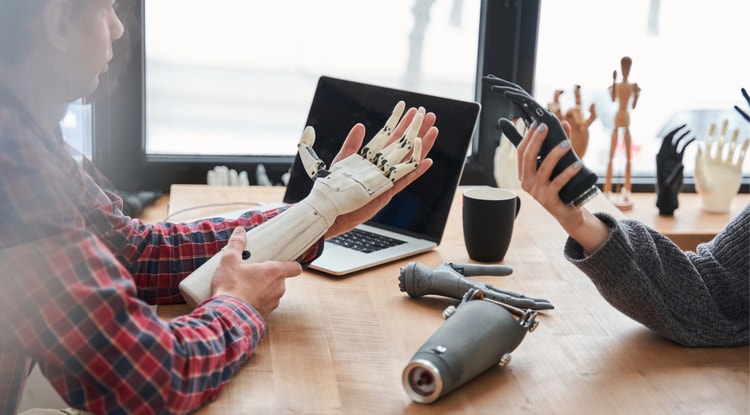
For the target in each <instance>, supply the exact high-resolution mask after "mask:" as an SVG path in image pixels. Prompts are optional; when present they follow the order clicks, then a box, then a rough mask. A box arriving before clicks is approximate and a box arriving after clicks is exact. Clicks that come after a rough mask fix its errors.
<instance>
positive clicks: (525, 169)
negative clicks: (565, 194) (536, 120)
mask: <svg viewBox="0 0 750 415" xmlns="http://www.w3.org/2000/svg"><path fill="white" fill-rule="evenodd" d="M565 124H567V123H565ZM565 124H564V125H563V129H565V130H566V133H567V132H568V130H569V129H570V125H567V127H566V126H565ZM547 132H548V129H547V126H546V125H544V124H542V125H540V126H539V127H534V128H532V129H531V130H529V133H528V134H527V135H526V137H525V138H524V142H523V143H522V147H523V152H521V149H520V147H519V154H520V155H521V160H522V163H521V164H522V166H519V173H520V178H521V186H522V188H523V189H524V190H526V191H527V192H529V193H530V194H531V195H532V196H534V198H536V199H537V200H540V201H543V200H548V199H549V198H554V197H558V196H557V194H558V193H559V192H560V189H562V187H563V186H564V185H565V184H566V183H568V182H569V181H570V179H571V178H572V177H573V176H575V174H576V173H577V172H578V170H579V169H580V167H581V166H582V164H581V162H580V161H578V162H576V163H574V164H573V165H571V166H568V168H566V169H565V170H563V171H562V172H561V173H560V174H558V175H557V177H555V178H554V179H552V180H550V178H551V176H552V171H553V170H554V168H555V166H556V165H557V163H558V162H559V161H560V159H561V158H562V157H563V156H564V155H565V154H567V153H568V152H569V151H571V150H572V148H571V142H570V140H565V141H563V142H562V143H560V144H559V145H558V146H556V147H555V148H553V149H552V150H551V151H550V152H549V153H548V154H547V156H546V157H545V158H544V160H541V162H540V161H539V159H538V156H539V150H540V149H541V147H542V143H543V142H544V140H545V139H546V138H547Z"/></svg>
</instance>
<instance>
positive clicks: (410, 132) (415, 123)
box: [375, 111, 424, 171]
mask: <svg viewBox="0 0 750 415" xmlns="http://www.w3.org/2000/svg"><path fill="white" fill-rule="evenodd" d="M423 120H424V112H419V111H417V113H416V114H415V115H414V119H412V121H411V124H409V127H408V128H407V130H406V133H405V134H404V136H402V137H401V138H399V139H398V140H396V141H394V142H393V143H391V144H390V145H389V146H388V147H386V148H384V149H383V151H382V155H381V156H380V160H376V161H375V163H376V164H377V165H378V167H380V168H381V169H382V170H383V171H388V169H390V167H391V166H393V165H395V164H398V163H401V161H403V159H404V157H405V156H406V155H407V154H408V153H409V151H410V150H411V149H412V147H413V146H414V139H415V138H417V135H418V134H419V130H420V128H422V121H423Z"/></svg>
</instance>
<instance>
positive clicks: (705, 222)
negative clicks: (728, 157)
mask: <svg viewBox="0 0 750 415" xmlns="http://www.w3.org/2000/svg"><path fill="white" fill-rule="evenodd" d="M678 198H679V199H678V200H679V203H680V205H679V207H678V208H677V210H675V212H674V215H672V216H663V215H660V214H659V209H658V208H657V207H656V194H654V193H633V194H632V199H633V209H631V210H628V211H625V212H624V213H625V216H627V217H628V218H631V219H637V220H639V221H641V222H643V223H645V224H646V225H648V226H650V227H652V228H654V229H656V230H658V231H659V232H661V233H663V234H664V235H666V236H668V237H669V238H670V239H671V240H672V242H674V243H675V244H677V245H678V246H679V247H680V248H682V249H683V250H689V251H695V249H696V247H697V246H698V244H701V243H704V242H708V241H710V240H711V239H713V238H714V236H716V234H717V233H719V232H720V231H721V230H722V229H724V227H725V226H726V224H727V223H728V222H729V221H730V220H731V219H732V218H733V217H735V216H737V214H738V213H740V211H741V210H742V209H743V208H744V207H745V206H746V205H747V204H748V203H750V194H747V193H740V194H737V195H736V196H735V197H734V199H732V204H731V205H730V207H729V212H726V213H712V212H706V211H704V210H702V209H701V196H700V195H698V194H696V193H680V194H679V196H678Z"/></svg>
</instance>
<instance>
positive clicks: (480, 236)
mask: <svg viewBox="0 0 750 415" xmlns="http://www.w3.org/2000/svg"><path fill="white" fill-rule="evenodd" d="M520 209H521V199H520V198H519V197H518V195H516V194H515V193H513V192H511V191H510V190H507V189H500V188H497V187H489V186H485V187H473V188H469V189H466V190H464V192H463V226H464V243H465V244H466V251H467V252H468V253H469V258H471V259H473V260H475V261H479V262H498V261H502V260H503V258H505V253H506V252H508V246H510V239H511V236H513V222H514V221H515V219H516V216H518V212H519V210H520Z"/></svg>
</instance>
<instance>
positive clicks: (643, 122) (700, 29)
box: [534, 0, 750, 191]
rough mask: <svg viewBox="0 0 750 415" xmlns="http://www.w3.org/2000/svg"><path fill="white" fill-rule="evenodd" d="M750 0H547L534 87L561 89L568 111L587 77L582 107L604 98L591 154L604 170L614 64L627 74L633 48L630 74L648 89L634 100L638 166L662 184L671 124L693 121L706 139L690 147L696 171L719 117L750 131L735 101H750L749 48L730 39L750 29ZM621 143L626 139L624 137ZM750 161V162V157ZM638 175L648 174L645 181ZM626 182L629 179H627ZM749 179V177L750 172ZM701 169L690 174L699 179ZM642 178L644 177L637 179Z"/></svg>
mask: <svg viewBox="0 0 750 415" xmlns="http://www.w3.org/2000/svg"><path fill="white" fill-rule="evenodd" d="M749 15H750V2H747V1H745V0H717V1H712V2H683V1H678V0H616V1H608V2H601V1H596V0H569V1H565V2H555V1H547V2H544V3H543V4H542V7H541V13H540V24H539V42H538V48H537V65H536V77H535V80H534V86H535V89H534V96H535V98H536V99H537V100H538V101H539V102H542V103H547V102H551V101H552V99H553V95H554V91H555V90H556V89H560V90H564V91H565V92H564V93H563V95H562V96H561V97H560V98H561V106H562V109H563V111H565V110H566V109H567V108H570V107H571V106H573V104H574V101H573V86H574V85H575V84H579V85H581V96H582V107H583V109H584V111H586V112H588V108H589V105H590V104H595V105H596V113H597V119H596V121H595V122H594V123H593V124H592V125H591V127H590V128H589V132H590V141H589V147H588V150H587V151H586V154H585V155H584V159H583V161H584V162H585V163H586V165H587V166H589V167H590V168H591V169H592V170H594V171H596V172H597V173H598V174H599V175H600V176H603V175H604V174H605V172H606V167H607V162H608V160H609V151H610V137H611V135H612V129H613V119H614V112H615V111H616V104H615V103H613V102H612V100H611V97H610V96H609V94H608V91H607V88H608V87H609V86H611V85H612V80H613V78H612V75H613V71H615V70H616V71H617V73H618V79H617V81H618V82H620V81H621V80H622V70H621V68H620V59H621V58H622V57H623V56H630V57H631V58H632V62H633V63H632V69H631V71H630V77H629V81H630V82H636V83H638V86H639V87H640V88H641V93H640V97H639V99H638V102H637V106H636V108H635V109H631V110H630V118H631V121H630V131H631V136H632V152H631V154H632V172H633V173H632V175H633V177H634V183H636V182H637V181H639V182H640V183H642V184H643V185H644V186H645V190H648V191H653V189H654V187H653V185H654V179H653V177H654V176H655V172H656V160H655V156H656V153H657V152H658V151H659V147H660V145H661V138H662V137H664V135H666V133H667V132H669V131H670V130H672V129H673V128H674V127H677V126H679V125H681V124H683V123H687V127H688V128H690V130H691V131H692V133H693V134H694V135H695V137H696V139H697V140H696V142H694V143H693V144H691V145H690V146H689V147H688V148H687V150H686V151H685V155H684V158H683V163H684V164H685V175H686V176H692V175H693V172H694V168H695V155H696V150H697V148H698V144H699V143H701V145H702V143H703V140H704V139H705V137H706V135H707V134H708V129H709V125H710V124H711V123H716V124H718V125H719V126H720V125H721V124H722V123H723V121H724V120H727V121H728V130H729V132H728V133H727V134H728V135H731V132H732V131H734V130H735V129H738V130H740V132H741V134H740V139H742V138H745V137H746V138H748V139H750V124H749V123H747V122H746V121H745V120H744V119H742V118H741V117H740V115H739V114H738V113H737V112H736V111H735V110H734V108H733V107H734V105H738V106H740V107H741V108H745V109H746V103H745V101H744V99H743V97H742V95H741V93H740V89H741V88H742V87H746V88H748V87H750V78H749V77H748V73H747V53H746V52H745V51H744V50H743V49H742V48H738V49H735V48H733V47H729V46H728V45H729V44H732V42H734V41H733V40H732V39H748V38H750V29H748V26H747V21H746V17H747V16H749ZM619 147H622V140H620V143H619ZM624 163H625V156H624V149H622V148H620V149H618V150H617V151H616V153H615V158H614V175H615V180H613V182H615V183H616V182H617V180H616V179H617V176H618V175H619V176H620V178H621V177H622V175H623V172H624ZM743 171H744V172H745V174H747V172H748V171H750V157H746V158H745V161H744V168H743ZM636 179H639V180H637V181H636ZM620 182H621V179H620ZM744 182H745V186H747V182H748V180H747V177H745V181H744ZM692 183H693V181H692V178H691V177H687V178H686V180H685V184H686V185H692ZM634 187H635V184H634Z"/></svg>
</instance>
